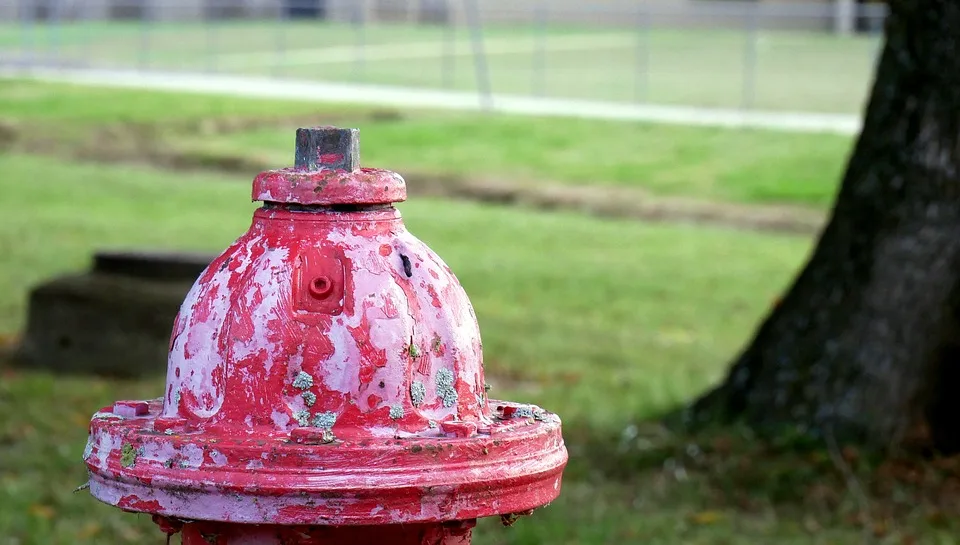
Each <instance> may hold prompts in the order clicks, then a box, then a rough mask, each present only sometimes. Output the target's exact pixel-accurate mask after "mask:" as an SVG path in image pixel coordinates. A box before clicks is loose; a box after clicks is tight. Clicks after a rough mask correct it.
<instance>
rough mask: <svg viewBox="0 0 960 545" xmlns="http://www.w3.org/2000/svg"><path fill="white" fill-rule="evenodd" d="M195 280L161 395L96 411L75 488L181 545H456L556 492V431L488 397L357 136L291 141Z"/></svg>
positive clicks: (473, 340)
mask: <svg viewBox="0 0 960 545" xmlns="http://www.w3.org/2000/svg"><path fill="white" fill-rule="evenodd" d="M295 165H296V166H295V167H293V168H285V169H280V170H273V171H267V172H263V173H261V174H259V175H258V176H257V177H256V179H255V180H254V182H253V200H254V201H262V203H263V205H262V207H261V208H259V209H257V210H256V211H255V212H254V214H253V222H252V225H251V227H250V229H249V230H248V231H247V232H246V234H244V235H243V236H241V237H240V238H239V239H237V240H236V242H234V243H233V244H232V245H231V246H230V247H229V248H227V249H226V251H224V252H223V253H222V254H221V255H220V256H219V257H217V258H216V259H215V260H213V262H212V263H211V264H210V265H209V266H208V267H207V269H206V270H205V271H204V272H203V273H202V274H201V275H200V277H199V278H198V280H197V281H196V283H195V284H194V285H193V287H192V289H191V290H190V292H189V293H188V294H187V296H186V299H185V300H184V302H183V305H182V307H181V309H180V312H179V314H178V315H177V318H176V321H175V324H174V326H173V332H172V335H171V338H170V352H169V358H168V362H167V378H166V389H165V391H164V394H163V397H161V398H158V399H153V400H145V401H118V402H116V403H115V404H113V405H112V406H109V407H105V408H103V409H101V410H100V411H98V412H97V413H96V414H94V416H93V419H92V421H91V423H90V436H89V441H88V443H87V448H86V451H85V452H84V460H85V462H86V465H87V468H88V470H89V474H90V483H89V484H90V492H91V494H92V495H93V496H94V497H96V498H97V499H99V500H100V501H102V502H105V503H107V504H110V505H113V506H116V507H119V508H121V509H123V510H125V511H130V512H139V513H148V514H151V515H153V520H154V521H155V522H156V523H157V524H158V525H159V526H160V528H161V529H162V530H163V531H164V532H166V533H167V535H168V536H170V535H173V534H176V533H180V532H182V542H183V543H184V544H185V545H209V544H219V545H226V544H235V545H238V544H241V543H243V544H262V545H267V544H270V545H273V544H276V545H279V544H298V545H309V544H320V543H324V544H338V545H339V544H360V543H364V544H366V543H369V544H376V543H390V544H393V545H406V544H411V545H412V544H418V545H420V544H430V545H436V544H454V543H456V544H469V542H470V537H471V533H472V528H473V526H474V525H475V523H476V519H477V518H480V517H488V516H497V515H499V516H501V517H502V518H503V519H504V521H505V522H512V520H513V519H514V518H515V517H516V516H518V515H521V514H529V513H530V512H531V511H532V510H533V509H535V508H537V507H540V506H543V505H546V504H547V503H549V502H551V501H552V500H554V499H555V498H556V497H557V496H558V494H559V493H560V482H561V476H562V472H563V469H564V467H565V465H566V462H567V451H566V448H565V446H564V443H563V438H562V436H561V430H560V420H559V418H558V417H557V416H556V415H554V414H552V413H549V412H547V411H545V410H543V409H541V408H539V407H536V406H533V405H523V404H518V403H511V402H506V401H495V400H492V399H489V398H488V396H487V387H486V384H485V382H484V373H483V354H482V347H481V342H480V332H479V327H478V324H477V320H476V317H475V315H474V311H473V308H472V306H471V304H470V301H469V299H468V298H467V296H466V293H465V292H464V290H463V288H462V287H461V286H460V283H459V282H458V280H457V279H456V277H455V276H454V275H453V273H452V272H451V270H450V269H449V268H448V267H447V266H446V264H444V262H443V261H442V260H441V259H440V258H439V257H438V256H437V255H436V254H435V253H434V252H433V251H431V250H430V249H429V248H428V247H427V246H426V245H425V244H424V243H423V242H421V241H420V240H418V239H417V238H415V237H414V236H413V235H411V234H410V233H409V232H408V231H407V230H406V228H405V226H404V224H403V221H402V219H401V216H400V213H399V211H398V210H397V209H396V208H395V207H394V206H393V204H394V203H397V202H400V201H403V200H405V199H406V185H405V182H404V180H403V178H402V177H400V176H399V175H398V174H396V173H393V172H390V171H387V170H378V169H370V168H360V167H359V131H358V130H356V129H338V128H332V127H320V128H310V129H298V131H297V145H296V162H295Z"/></svg>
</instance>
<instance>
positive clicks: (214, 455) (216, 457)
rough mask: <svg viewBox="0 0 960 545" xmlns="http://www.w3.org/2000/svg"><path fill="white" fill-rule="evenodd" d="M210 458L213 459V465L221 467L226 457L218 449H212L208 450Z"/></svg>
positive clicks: (225, 463) (225, 461)
mask: <svg viewBox="0 0 960 545" xmlns="http://www.w3.org/2000/svg"><path fill="white" fill-rule="evenodd" d="M210 459H211V460H213V465H215V466H217V467H222V466H225V465H227V457H226V456H224V455H223V453H222V452H220V451H219V450H214V451H211V452H210Z"/></svg>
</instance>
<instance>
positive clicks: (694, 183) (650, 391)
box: [0, 81, 957, 545]
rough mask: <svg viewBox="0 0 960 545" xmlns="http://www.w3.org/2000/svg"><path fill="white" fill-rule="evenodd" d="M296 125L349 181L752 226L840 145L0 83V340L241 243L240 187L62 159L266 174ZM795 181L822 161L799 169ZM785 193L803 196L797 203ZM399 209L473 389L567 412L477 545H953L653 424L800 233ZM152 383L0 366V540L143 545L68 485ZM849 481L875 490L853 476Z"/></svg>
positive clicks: (896, 494) (816, 474)
mask: <svg viewBox="0 0 960 545" xmlns="http://www.w3.org/2000/svg"><path fill="white" fill-rule="evenodd" d="M301 116H302V118H303V119H305V120H307V122H323V121H324V120H328V121H329V122H331V123H335V124H339V125H354V126H359V127H360V128H361V130H362V134H363V140H362V155H363V157H364V158H365V161H364V162H365V163H366V164H375V165H378V166H384V167H390V168H394V169H396V170H398V171H400V172H401V173H403V172H404V169H406V168H410V169H417V170H419V171H433V172H435V173H438V174H457V175H476V176H481V177H494V178H503V179H506V180H516V181H517V183H524V184H531V185H533V186H537V185H543V186H544V187H546V186H551V185H553V184H568V185H573V186H584V185H591V186H594V187H597V188H599V189H602V188H603V187H604V186H607V185H614V186H618V187H623V188H627V189H629V190H631V191H636V192H637V193H638V194H639V193H645V194H646V193H651V194H654V195H655V196H660V195H665V196H678V195H679V196H682V197H684V198H696V199H710V200H714V201H717V202H720V203H728V204H737V205H747V206H751V207H763V206H768V205H769V203H771V202H777V203H781V204H783V203H792V204H794V205H797V206H807V207H811V208H815V209H818V208H819V209H822V208H823V207H824V206H826V204H827V203H828V202H829V200H830V195H831V194H832V192H833V191H834V189H835V184H836V181H837V179H838V174H839V172H840V171H841V170H842V166H843V161H844V158H845V154H846V153H847V151H848V149H849V146H850V143H851V142H850V140H849V139H844V138H839V137H822V136H810V135H791V134H779V133H773V132H753V131H723V130H711V129H679V128H668V127H657V126H651V125H639V124H617V123H599V122H598V123H590V122H573V123H571V122H569V121H558V120H523V121H522V122H521V121H518V120H514V119H510V118H506V117H483V116H476V115H465V114H450V113H436V112H399V113H393V114H391V115H384V114H383V112H380V113H377V112H371V111H369V110H365V109H362V108H357V107H351V106H337V105H328V106H319V107H318V106H316V105H301V104H295V103H269V102H259V101H251V100H237V99H225V98H214V97H192V96H185V95H174V94H162V93H146V92H133V91H117V90H101V89H92V88H80V87H70V86H60V85H45V84H36V83H30V82H22V81H21V82H14V81H3V82H0V129H2V130H0V135H3V134H5V135H6V136H5V137H3V138H0V146H3V147H2V148H0V149H2V151H3V154H2V155H0V190H2V191H3V195H4V198H3V199H0V216H2V217H3V218H4V221H3V222H2V223H0V251H2V255H3V256H4V259H3V260H2V261H0V332H2V333H3V334H4V336H5V338H8V339H11V340H13V339H15V336H16V334H17V332H18V331H19V329H20V328H21V327H22V325H23V323H24V312H25V307H24V304H25V295H26V292H27V290H28V289H29V287H30V286H32V285H34V284H35V283H37V282H40V281H43V280H44V279H47V278H49V277H50V276H52V275H57V274H61V273H64V272H68V271H76V270H78V269H81V268H84V267H86V266H87V264H88V261H89V258H90V253H91V251H92V250H94V249H95V248H100V247H105V246H125V247H128V246H137V247H142V246H146V247H161V248H173V249H203V250H210V251H216V250H219V249H221V248H223V247H225V246H226V245H227V244H229V243H230V242H231V241H232V240H233V239H234V238H235V237H236V236H237V235H239V234H240V233H242V232H243V231H244V230H245V229H246V227H247V226H248V224H249V220H250V213H251V211H252V209H253V205H252V204H251V203H249V202H248V201H249V183H250V180H251V179H252V177H253V175H254V174H255V172H249V173H248V174H245V175H239V174H237V173H236V172H232V173H230V174H227V173H224V172H222V171H218V170H216V169H215V168H210V169H207V170H183V169H180V168H179V167H177V169H176V170H174V169H173V167H170V168H167V167H168V166H169V165H165V164H163V163H157V162H156V161H154V160H153V159H155V158H152V157H151V156H149V155H143V156H136V154H137V153H138V152H142V151H143V149H142V148H137V147H131V148H125V149H119V150H116V149H115V150H113V151H117V152H118V153H117V155H116V156H115V160H113V161H109V162H107V161H105V160H99V161H95V160H93V158H92V157H93V156H87V158H78V157H79V156H77V155H74V154H73V153H74V152H76V151H77V150H87V151H88V152H89V151H90V150H92V149H94V148H96V146H98V145H99V146H115V145H118V144H117V141H114V140H110V139H109V138H107V137H106V136H108V135H110V134H119V135H120V136H121V137H123V136H125V135H131V134H136V135H142V134H149V135H150V140H149V142H150V143H151V144H152V145H156V146H166V147H169V148H170V149H173V150H180V151H182V152H185V150H186V149H187V148H193V147H205V146H206V147H209V148H210V149H208V150H207V153H212V154H219V155H220V156H230V155H231V154H233V155H238V156H244V157H248V156H251V155H255V156H261V157H262V160H263V161H264V162H265V163H270V164H274V165H275V166H282V165H287V164H289V163H290V161H291V160H292V147H293V146H292V142H293V140H292V135H293V129H294V128H295V127H296V126H297V125H298V123H297V122H296V121H294V120H295V119H298V118H301ZM217 120H219V121H217ZM218 123H219V124H218ZM302 124H306V123H302ZM121 126H125V127H128V128H129V127H134V128H135V130H132V132H124V131H122V130H120V129H118V127H121ZM226 126H229V127H231V128H230V129H229V130H227V129H225V128H224V127H226ZM116 131H119V132H116ZM40 144H45V145H40ZM595 151H603V152H604V153H603V154H602V161H598V159H597V154H596V153H594V152H595ZM725 159H727V160H725ZM810 162H815V163H816V164H818V165H819V167H818V168H813V167H807V168H809V170H806V171H804V172H806V173H805V174H798V170H801V167H802V166H805V165H808V163H810ZM591 169H595V171H594V170H591ZM672 170H676V171H679V172H686V173H687V175H680V174H677V173H676V172H671V171H672ZM801 179H803V180H806V181H808V182H809V184H810V187H807V188H803V189H799V188H798V187H795V186H799V185H800V184H799V181H800V180H801ZM669 180H675V183H674V184H671V183H670V181H669ZM791 180H792V182H788V181H791ZM757 188H766V189H765V190H763V191H761V190H758V189H757ZM811 188H812V189H811ZM400 209H401V211H402V213H403V214H404V217H405V221H406V223H407V225H408V227H409V228H410V230H411V231H412V232H413V233H414V234H416V235H417V236H419V237H420V238H422V239H423V240H424V241H426V242H427V243H428V244H429V245H431V247H433V248H434V249H435V250H436V251H437V252H438V253H439V254H440V255H441V256H442V257H443V258H444V260H445V261H446V262H447V263H448V264H449V265H450V266H451V268H452V269H453V270H454V271H455V272H456V274H457V276H458V277H459V278H460V280H461V282H462V283H463V285H464V287H465V288H466V290H467V292H468V293H469V294H470V296H471V299H472V301H473V303H474V305H475V307H476V311H477V315H478V319H479V322H480V326H481V330H482V334H483V338H484V351H485V352H484V353H485V362H486V369H487V372H488V374H489V377H490V382H491V383H492V385H493V387H494V391H493V392H492V395H495V396H498V397H502V398H504V399H516V400H524V401H529V402H533V403H538V404H540V405H542V406H544V407H546V408H548V409H550V410H552V411H555V412H557V413H559V414H560V415H561V416H562V417H563V419H564V435H565V438H566V441H567V444H568V448H569V450H570V454H571V461H570V465H569V466H568V470H567V473H566V477H565V481H564V490H563V493H562V495H561V497H560V499H559V500H558V501H556V502H555V503H554V504H553V505H551V506H549V507H547V508H545V509H542V510H539V511H537V512H536V513H535V515H534V516H533V517H529V518H524V519H522V520H520V521H519V522H518V523H517V524H515V525H514V526H512V527H510V528H503V527H500V526H499V523H498V522H496V521H489V520H488V521H484V522H483V523H482V524H481V525H480V527H479V528H478V530H477V532H476V538H475V542H476V543H478V544H481V545H485V544H511V545H519V544H535V543H569V544H601V543H603V544H606V543H651V544H665V545H667V544H670V545H672V544H679V543H684V544H687V543H689V544H694V545H707V544H755V543H778V544H780V543H790V544H792V543H796V544H800V543H804V544H806V543H822V544H847V543H854V542H858V543H859V542H864V539H866V538H865V537H864V536H867V535H869V536H870V539H871V540H873V542H876V543H890V544H902V543H944V544H948V543H956V542H957V540H956V538H955V536H956V535H957V533H956V528H955V525H954V523H953V522H951V521H950V519H949V516H947V515H945V514H944V513H949V510H947V509H946V508H945V507H942V506H941V505H940V504H938V503H936V502H932V501H917V500H916V496H915V495H914V493H913V489H912V488H909V487H905V488H896V490H894V491H893V492H890V494H889V496H890V498H893V499H889V500H884V501H882V502H881V501H879V500H878V501H877V502H876V503H873V501H874V500H873V499H870V500H869V501H870V502H871V503H870V505H871V508H870V510H869V512H868V513H866V515H865V511H864V507H863V503H862V501H861V498H860V497H859V496H858V495H857V494H856V493H855V492H854V491H852V490H851V489H850V488H849V487H848V486H847V485H846V484H845V481H844V480H843V479H842V478H841V475H840V473H839V472H838V470H837V468H836V467H835V466H834V464H833V462H832V461H831V458H830V457H829V456H827V455H826V454H825V453H823V452H819V451H813V452H807V453H799V452H792V451H791V450H789V448H787V449H786V450H784V448H780V449H779V450H777V447H775V446H774V447H770V446H765V445H761V444H759V443H754V442H751V441H749V440H748V439H749V438H748V437H747V438H746V440H745V437H744V436H742V435H740V432H737V431H729V432H722V433H721V434H719V435H712V436H709V437H699V438H685V437H679V436H675V435H673V434H671V433H669V432H667V431H665V430H663V429H661V428H660V427H658V426H656V425H654V424H650V423H649V422H648V421H649V420H650V419H652V418H656V417H657V416H658V415H661V414H663V413H664V412H665V411H668V410H670V409H672V408H674V407H676V406H678V405H680V404H683V403H684V402H686V401H688V400H690V399H692V398H693V397H694V396H695V395H696V394H697V393H699V392H701V391H702V390H703V389H704V388H706V387H708V386H709V385H710V384H711V383H713V382H714V381H716V380H718V379H719V378H721V377H722V375H723V372H724V368H725V365H726V364H727V362H728V361H729V360H730V358H731V357H732V356H733V355H735V353H736V351H737V349H738V348H739V347H740V345H741V344H742V343H743V342H745V341H746V340H747V339H748V337H749V335H750V333H751V331H752V328H753V327H754V325H755V324H756V322H757V321H758V320H759V319H761V318H762V316H763V315H764V313H765V312H766V311H767V309H768V308H769V306H770V304H771V303H772V301H773V300H774V299H775V298H776V297H777V296H778V294H779V293H780V292H781V291H782V290H783V289H784V288H785V287H786V286H787V284H788V283H789V281H790V279H791V277H792V275H793V274H794V272H795V271H796V269H797V267H798V266H800V265H801V264H802V262H803V260H804V258H805V256H806V253H807V252H808V250H809V248H810V244H811V242H812V239H811V238H810V237H809V236H796V235H788V234H783V233H774V232H757V231H750V230H743V229H734V228H732V227H730V226H727V225H719V224H717V225H689V224H683V223H676V222H672V221H669V218H665V219H666V220H667V221H660V222H655V223H651V222H639V221H623V220H614V219H603V218H595V217H588V216H586V215H583V214H578V213H575V212H570V211H566V212H556V211H554V212H545V211H539V210H536V209H532V208H526V207H520V206H493V205H488V204H480V203H475V202H470V201H465V200H446V199H437V198H425V197H412V198H411V199H410V201H409V202H407V203H404V204H402V205H400ZM158 365H162V363H159V362H158ZM161 389H162V379H160V378H157V379H153V380H146V381H141V382H131V381H110V380H105V379H95V378H83V377H54V376H50V375H49V374H46V373H43V372H32V371H26V370H23V369H17V368H14V367H11V366H8V365H3V364H0V506H2V508H0V536H3V537H0V544H3V545H7V544H11V545H12V544H18V545H19V544H67V543H70V544H94V543H96V544H107V545H113V544H121V543H153V542H156V543H162V542H163V538H162V536H161V535H160V534H159V533H157V532H156V530H155V529H154V528H153V527H152V523H151V522H150V521H149V519H148V518H147V517H142V516H136V515H130V514H123V513H120V512H119V511H117V510H115V509H112V508H109V507H106V506H104V505H101V504H99V503H97V502H96V501H95V500H93V499H92V498H91V497H89V495H88V494H87V493H86V492H80V493H74V492H73V489H74V488H75V487H76V486H77V485H79V484H81V483H83V482H84V480H85V474H84V468H83V465H82V463H81V461H80V455H81V452H82V450H83V445H84V442H85V439H86V424H87V422H88V419H89V417H90V415H91V414H92V413H93V412H94V411H95V410H96V409H98V408H99V407H101V406H103V405H106V404H108V403H110V402H112V401H113V400H115V399H120V398H149V397H156V396H158V395H159V392H160V391H161ZM845 452H846V451H845ZM854 470H855V472H856V474H857V475H858V476H859V478H861V479H863V481H864V482H865V483H866V482H869V480H870V479H871V475H872V473H871V469H870V468H869V467H867V466H863V467H860V466H855V468H854ZM884 497H885V498H886V496H884ZM918 540H919V541H918Z"/></svg>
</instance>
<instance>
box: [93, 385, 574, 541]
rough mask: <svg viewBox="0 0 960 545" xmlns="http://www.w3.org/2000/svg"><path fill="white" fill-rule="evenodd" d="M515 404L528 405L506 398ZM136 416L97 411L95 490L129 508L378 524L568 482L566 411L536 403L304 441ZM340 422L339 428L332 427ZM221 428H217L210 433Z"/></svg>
mask: <svg viewBox="0 0 960 545" xmlns="http://www.w3.org/2000/svg"><path fill="white" fill-rule="evenodd" d="M490 403H491V405H497V404H499V405H500V406H505V407H508V408H510V412H511V413H513V411H515V410H516V409H517V408H520V407H525V408H527V409H529V408H530V406H529V405H523V406H521V405H518V404H513V403H507V402H500V401H493V400H491V401H490ZM160 408H161V407H160V402H159V400H154V401H151V402H149V410H148V411H147V412H146V414H142V415H140V416H125V417H120V416H117V415H114V414H112V413H110V412H109V410H108V409H105V410H104V411H101V413H98V414H100V415H108V414H109V415H111V416H110V417H103V416H101V417H100V418H95V419H94V421H93V422H92V424H91V430H90V437H91V439H90V448H88V451H87V456H86V463H87V467H88V470H89V472H90V477H91V479H90V484H91V487H90V491H91V493H92V494H93V496H94V497H96V498H97V499H99V500H100V501H103V502H104V503H107V504H110V505H114V506H117V507H120V508H122V509H125V510H128V511H135V512H147V513H151V514H158V515H163V516H167V517H171V518H180V519H184V520H211V521H222V522H231V523H255V524H284V525H288V524H289V525H295V524H320V525H324V524H329V525H370V524H395V523H412V522H435V521H440V520H469V519H474V518H481V517H487V516H495V515H502V514H509V513H518V512H524V511H527V510H530V509H533V508H536V507H539V506H542V505H544V504H547V503H549V502H551V501H552V500H553V499H555V498H556V497H557V495H558V494H559V493H560V478H561V473H562V471H563V468H564V466H565V465H566V461H567V451H566V448H565V446H564V444H563V438H562V436H561V433H560V420H559V419H558V418H557V417H556V416H555V415H552V414H550V413H546V412H545V411H542V410H540V409H539V408H537V409H536V410H537V412H536V413H535V414H536V415H537V417H536V418H534V417H528V416H525V417H520V418H517V417H514V418H509V419H506V420H497V421H495V422H493V424H492V425H490V426H489V427H486V428H482V429H481V430H480V431H479V432H476V433H473V434H471V435H469V436H466V437H412V438H401V439H397V438H379V439H373V440H371V439H369V438H367V439H362V440H358V441H355V442H352V441H349V440H335V441H334V442H331V443H328V444H310V445H305V444H299V443H296V442H294V441H293V440H291V434H290V433H287V432H276V431H271V432H269V433H265V434H262V435H260V434H256V435H244V436H237V435H232V436H231V435H219V436H216V435H213V434H210V433H204V432H202V431H198V432H193V433H190V432H186V433H182V434H179V435H176V434H170V435H168V434H166V433H162V432H158V431H155V430H154V422H155V419H156V417H157V416H158V415H159V413H160ZM334 431H336V430H334ZM212 435H213V436H212Z"/></svg>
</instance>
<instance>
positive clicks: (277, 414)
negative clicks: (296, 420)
mask: <svg viewBox="0 0 960 545" xmlns="http://www.w3.org/2000/svg"><path fill="white" fill-rule="evenodd" d="M270 419H271V420H273V425H274V426H276V427H277V429H278V430H286V429H288V428H289V426H290V415H289V414H287V413H285V412H281V411H278V410H276V409H274V410H273V413H271V414H270Z"/></svg>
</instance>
